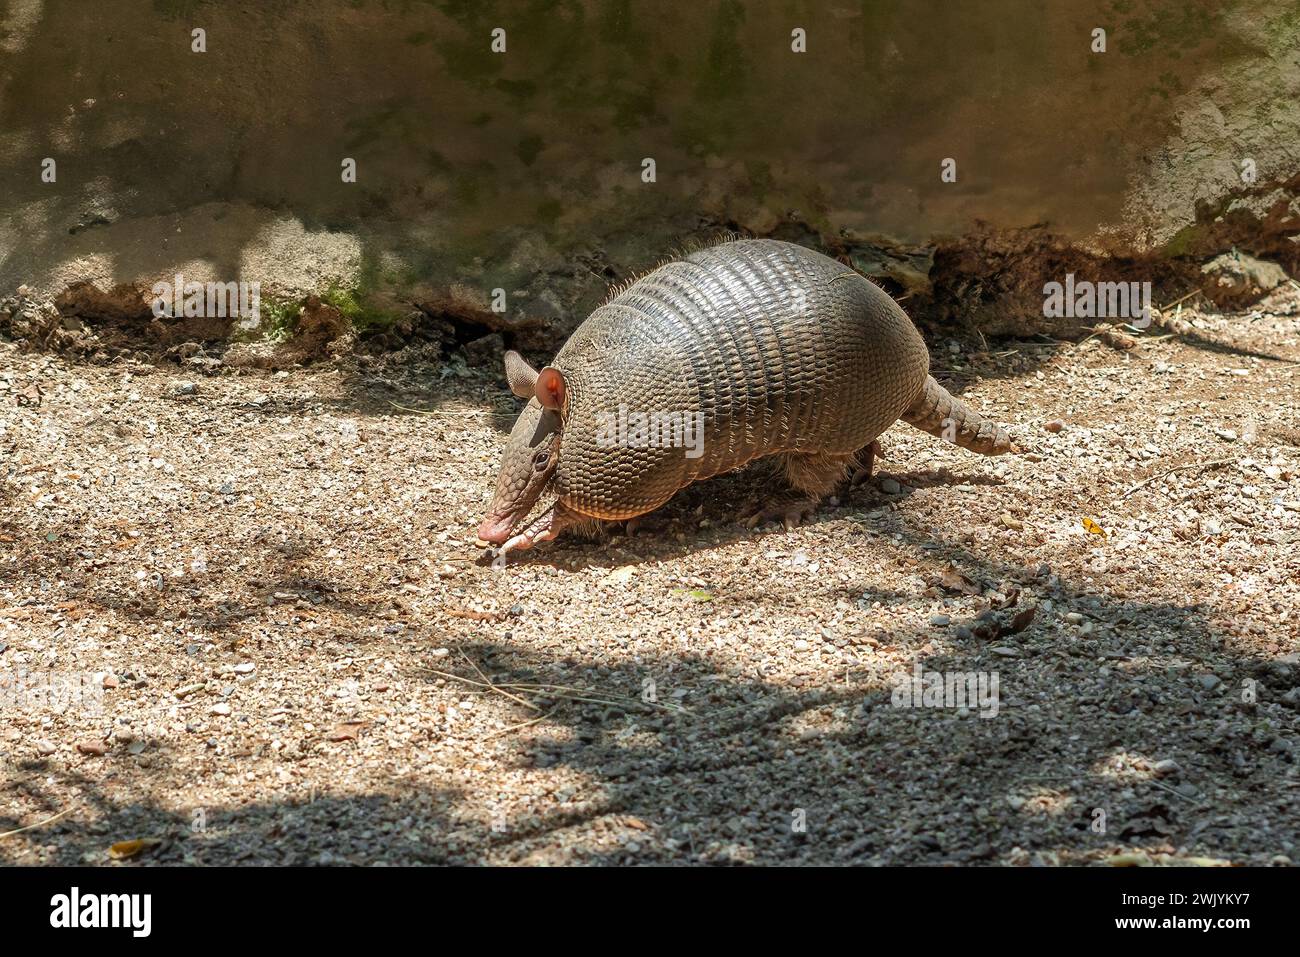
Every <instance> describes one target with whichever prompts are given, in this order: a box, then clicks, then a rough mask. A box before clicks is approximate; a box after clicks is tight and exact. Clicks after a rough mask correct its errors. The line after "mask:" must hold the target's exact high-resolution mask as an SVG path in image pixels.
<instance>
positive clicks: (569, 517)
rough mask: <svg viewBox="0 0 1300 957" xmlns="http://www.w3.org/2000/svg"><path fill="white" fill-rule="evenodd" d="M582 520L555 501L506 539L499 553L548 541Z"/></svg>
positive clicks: (582, 519)
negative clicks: (524, 526)
mask: <svg viewBox="0 0 1300 957" xmlns="http://www.w3.org/2000/svg"><path fill="white" fill-rule="evenodd" d="M583 521H585V519H584V518H583V516H581V515H579V514H578V513H577V512H575V511H573V510H572V509H569V508H566V507H565V506H564V505H563V504H561V503H560V502H556V503H555V504H554V505H552V506H551V507H550V508H548V509H547V510H546V511H545V512H543V513H542V514H541V515H539V516H538V517H537V518H535V519H534V520H533V521H532V522H530V523H529V524H528V526H527V527H526V528H524V530H523V531H521V532H520V533H519V534H517V535H515V536H514V537H512V538H510V539H509V540H507V541H506V543H505V544H504V545H502V546H501V552H500V554H502V555H504V554H505V553H506V552H508V551H512V550H515V549H524V548H532V547H533V546H534V545H537V544H540V543H541V542H549V541H550V540H551V539H553V538H555V536H557V535H559V534H560V532H562V531H564V530H565V529H566V528H569V527H570V526H572V525H578V524H580V523H582V522H583Z"/></svg>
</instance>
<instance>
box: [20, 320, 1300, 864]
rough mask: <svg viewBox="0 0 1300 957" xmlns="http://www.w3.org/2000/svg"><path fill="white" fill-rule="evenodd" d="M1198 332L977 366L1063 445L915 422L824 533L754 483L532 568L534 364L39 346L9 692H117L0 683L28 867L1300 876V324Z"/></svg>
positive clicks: (972, 379)
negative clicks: (970, 435) (499, 527)
mask: <svg viewBox="0 0 1300 957" xmlns="http://www.w3.org/2000/svg"><path fill="white" fill-rule="evenodd" d="M1188 315H1189V313H1188V312H1186V311H1185V312H1184V316H1185V317H1187V316H1188ZM1191 322H1192V323H1193V325H1194V327H1195V328H1196V330H1197V332H1198V333H1199V334H1200V335H1201V336H1202V337H1203V338H1205V339H1209V340H1214V341H1217V342H1218V343H1220V346H1219V347H1216V348H1198V347H1197V346H1196V345H1194V344H1192V343H1190V342H1188V341H1185V340H1183V339H1182V338H1178V337H1174V338H1165V339H1158V338H1155V337H1146V338H1140V339H1139V340H1138V345H1137V347H1136V348H1134V349H1131V350H1129V351H1116V350H1114V349H1112V348H1111V347H1109V346H1108V345H1106V344H1104V343H1103V342H1101V341H1099V340H1097V339H1093V340H1090V341H1088V342H1085V343H1081V344H1054V345H1036V344H1026V343H997V344H994V345H993V347H992V348H993V350H994V351H993V352H992V353H979V352H977V351H974V350H973V349H969V350H968V351H965V352H962V353H957V354H954V353H948V354H946V355H944V356H943V357H942V359H940V360H938V361H937V365H936V374H937V375H938V376H939V377H940V378H941V379H942V380H943V381H945V382H946V383H948V384H950V385H951V387H953V388H959V387H963V391H964V395H965V396H966V398H967V399H968V400H969V401H971V402H972V403H973V404H974V405H975V406H976V407H977V408H979V409H980V410H981V411H984V412H986V413H988V414H990V415H992V416H993V417H994V418H995V419H997V420H1000V421H1002V422H1004V423H1005V424H1006V425H1007V426H1008V427H1009V428H1011V430H1012V431H1013V434H1015V435H1016V436H1017V438H1018V440H1019V439H1023V440H1024V443H1025V445H1026V446H1027V448H1026V452H1025V454H1022V455H1019V456H1008V457H1003V458H998V459H984V458H978V457H976V456H973V455H970V454H968V453H965V452H963V451H961V450H959V449H956V448H954V447H952V446H949V445H945V444H944V443H942V442H939V441H936V440H934V439H932V438H930V437H929V436H925V435H922V434H921V433H919V432H915V431H914V430H910V429H909V428H908V427H906V426H905V425H902V424H900V425H898V426H896V427H895V428H894V429H892V430H890V432H888V433H887V434H886V435H885V436H883V437H882V445H883V451H884V458H883V460H881V461H880V463H879V467H880V469H881V470H882V472H883V473H884V476H885V477H884V478H883V479H882V480H881V481H880V482H879V484H878V485H875V484H873V483H865V484H863V485H861V486H859V487H858V488H856V489H854V490H853V492H852V494H851V496H850V497H849V498H848V499H847V500H846V501H842V502H840V503H839V504H838V505H836V506H834V507H831V506H828V507H825V508H824V509H823V510H822V511H821V512H820V513H819V515H818V516H817V517H816V518H815V519H814V520H813V521H812V522H811V523H809V524H806V525H805V526H803V527H801V528H798V529H795V530H794V531H792V532H789V533H785V532H782V531H780V530H779V529H778V528H777V527H776V526H768V527H766V528H762V529H758V530H755V531H752V532H751V531H747V530H745V529H743V528H741V527H739V526H738V525H736V524H735V523H734V522H733V521H732V519H733V517H734V515H735V513H736V511H737V510H738V509H739V506H740V504H741V503H742V502H743V500H744V499H745V498H746V497H748V496H750V495H753V494H756V493H758V492H759V491H761V488H762V486H761V483H760V481H759V479H758V478H756V477H755V476H752V475H743V474H742V475H730V476H724V477H722V478H720V479H717V480H714V481H712V482H709V483H706V484H704V485H702V486H698V487H695V488H692V489H689V490H687V491H686V492H684V493H683V494H682V495H681V496H679V499H678V500H677V501H675V502H674V503H673V504H672V505H671V506H669V507H668V508H667V509H666V510H665V512H664V514H663V515H662V516H660V517H661V518H662V519H663V521H662V522H660V523H658V525H657V526H654V527H652V528H651V529H650V530H643V531H641V532H639V533H638V534H637V535H636V536H635V537H632V538H628V537H626V536H625V535H623V534H621V533H620V532H618V531H617V530H615V531H613V532H611V533H609V534H607V535H606V536H605V537H603V538H600V539H597V540H588V541H584V540H579V539H572V538H570V539H566V540H563V541H561V542H559V543H557V544H556V545H555V546H553V547H551V548H549V549H541V550H537V551H535V552H534V553H531V554H527V555H521V556H519V557H517V558H515V557H512V559H511V560H510V562H509V563H507V564H506V565H505V566H504V567H494V566H493V564H492V563H491V561H490V560H489V559H487V558H484V557H481V556H480V554H479V552H478V551H477V550H475V549H474V548H473V547H472V545H471V541H472V539H473V535H474V532H473V528H474V525H475V524H476V523H477V521H478V519H479V518H480V510H481V509H482V507H483V506H484V504H485V503H486V501H487V500H488V497H489V495H490V491H491V487H492V484H493V482H494V480H495V468H496V459H497V455H498V453H499V449H500V447H501V443H502V430H504V429H506V428H508V426H509V424H510V421H511V419H512V415H513V410H514V404H513V402H512V401H511V400H510V399H509V398H508V397H507V396H506V395H505V394H504V387H503V385H502V383H501V382H499V381H498V379H497V376H496V370H495V369H493V370H491V371H490V372H479V371H472V370H471V371H469V372H456V373H455V374H452V375H443V374H442V373H443V371H444V370H445V369H446V368H448V367H446V366H444V365H443V364H442V363H440V362H439V361H438V358H437V355H436V353H430V352H427V351H421V349H419V348H415V347H412V348H411V349H408V350H406V351H404V352H402V353H395V354H391V355H389V356H386V357H382V358H379V359H375V358H370V357H355V356H343V357H341V358H339V359H336V360H334V361H332V362H331V363H329V364H325V365H315V366H310V367H308V368H305V369H301V368H299V369H293V370H289V371H288V372H287V374H286V373H279V374H276V373H268V372H259V371H256V370H251V369H247V370H242V371H239V372H235V371H231V370H224V371H223V370H222V369H216V370H215V371H214V374H211V375H208V376H206V377H205V378H203V379H202V382H201V384H200V385H199V386H197V387H195V388H193V389H190V388H187V386H189V385H193V383H192V382H189V381H188V380H182V379H180V378H179V377H178V376H177V375H176V374H175V371H176V368H177V367H176V366H175V365H166V364H164V365H158V366H154V365H151V364H149V363H143V362H139V361H138V360H136V359H133V358H129V357H128V358H118V359H116V360H113V361H103V362H99V363H95V362H92V361H89V360H70V359H64V358H62V357H59V356H56V355H53V354H48V353H40V352H22V351H19V349H18V348H17V347H16V346H15V345H13V344H9V343H4V342H0V648H3V650H2V651H0V675H3V676H5V677H6V678H7V679H9V680H10V681H12V680H14V679H15V678H16V677H22V680H25V681H29V682H30V681H31V680H32V679H33V678H34V676H42V675H49V674H52V675H57V676H62V677H69V676H71V677H73V678H76V679H77V680H78V682H79V683H78V684H77V685H76V688H75V689H74V690H76V691H77V692H79V695H80V697H78V698H76V699H75V700H73V701H71V703H69V702H68V701H67V700H62V699H60V698H59V696H58V695H55V694H53V693H51V694H50V695H49V696H48V697H47V698H45V699H40V700H38V697H39V696H38V695H36V694H29V695H28V697H27V698H26V699H25V700H23V701H21V702H15V701H14V700H13V698H12V696H10V697H9V698H5V697H3V696H2V693H3V691H4V689H3V687H0V701H3V702H4V710H3V711H2V712H0V833H3V832H5V831H8V830H11V829H14V828H19V827H26V826H28V825H32V824H40V823H41V822H43V821H47V819H49V818H53V817H55V816H56V815H62V816H61V817H58V818H57V819H56V820H54V821H52V822H49V823H47V824H44V825H42V826H39V827H34V828H32V829H30V830H26V831H24V832H22V833H20V834H14V835H9V836H5V837H3V838H0V860H3V861H5V862H7V863H22V864H36V863H60V864H77V863H90V864H107V863H109V862H110V858H109V854H108V849H109V847H110V846H111V845H112V844H114V843H115V842H118V841H127V840H135V839H148V840H149V841H150V842H151V841H153V840H157V841H159V842H160V843H158V844H156V845H155V844H152V843H147V844H146V845H144V846H145V847H146V848H147V849H146V850H144V851H142V852H141V853H140V854H139V855H138V856H137V857H134V858H132V859H131V860H126V861H112V864H113V866H136V865H139V864H158V863H180V862H188V863H207V864H235V863H277V864H289V863H293V864H324V863H333V864H349V863H350V864H375V863H391V864H399V863H416V862H458V863H498V864H501V863H516V864H538V863H551V864H566V863H643V864H649V863H674V864H708V863H713V864H725V865H737V864H741V865H743V864H770V863H822V864H838V863H850V862H857V863H875V864H883V863H909V864H916V863H925V864H941V863H956V864H963V863H965V864H979V865H1024V864H1046V865H1054V864H1090V863H1105V862H1108V861H1111V860H1116V861H1120V860H1129V859H1131V856H1132V855H1133V854H1145V855H1148V856H1150V857H1151V859H1154V860H1172V861H1177V860H1179V859H1182V858H1192V857H1195V858H1213V859H1218V860H1223V861H1229V862H1233V863H1242V864H1270V863H1274V864H1278V863H1284V862H1286V863H1289V862H1290V861H1292V860H1295V858H1296V854H1297V850H1298V848H1297V847H1296V842H1297V831H1296V827H1295V820H1296V817H1297V813H1300V807H1298V806H1297V805H1298V802H1300V790H1298V789H1297V784H1298V783H1300V777H1298V776H1297V765H1296V754H1295V749H1294V747H1292V746H1291V745H1292V744H1293V743H1294V741H1295V740H1296V735H1297V731H1300V712H1298V711H1297V707H1300V705H1298V704H1297V701H1298V699H1297V694H1298V693H1300V691H1298V689H1297V687H1296V682H1297V680H1298V679H1297V672H1298V671H1300V669H1297V668H1296V667H1295V666H1294V665H1295V662H1296V661H1297V658H1296V657H1295V656H1296V654H1297V651H1300V623H1298V622H1300V601H1297V589H1298V587H1300V558H1298V556H1300V547H1298V546H1300V481H1297V477H1296V476H1297V473H1298V472H1300V465H1298V464H1297V461H1298V459H1300V448H1298V446H1300V429H1298V428H1297V426H1296V423H1295V421H1294V417H1295V401H1296V396H1297V395H1300V368H1298V367H1297V365H1296V363H1297V361H1300V345H1298V343H1297V335H1298V333H1300V323H1298V322H1297V320H1296V319H1295V318H1294V317H1293V316H1288V315H1283V314H1278V313H1270V312H1264V313H1262V314H1261V318H1259V319H1256V320H1255V321H1252V322H1247V321H1245V319H1244V317H1233V316H1224V317H1220V316H1199V315H1196V314H1194V313H1193V314H1191ZM490 345H491V344H480V347H478V348H481V350H482V351H490V350H489V346H490ZM493 348H494V347H493ZM1263 354H1267V355H1274V356H1277V357H1279V358H1280V360H1281V361H1272V360H1269V359H1267V358H1260V357H1259V356H1260V355H1263ZM1157 367H1159V368H1161V369H1162V370H1163V371H1162V372H1161V374H1160V375H1159V377H1158V378H1157V377H1155V376H1154V375H1153V372H1154V370H1155V369H1156V368H1157ZM1243 368H1244V369H1246V370H1247V371H1248V373H1249V374H1248V375H1245V376H1242V375H1238V374H1234V373H1233V372H1232V370H1234V369H1243ZM32 386H38V387H39V393H37V392H33V391H32V388H31V387H32ZM20 397H23V398H22V400H21V401H20ZM394 403H395V404H396V406H404V407H407V408H416V409H425V410H430V411H431V412H432V413H433V414H429V415H420V414H415V413H412V412H407V411H403V410H402V409H399V408H396V407H395V405H394ZM1044 422H1047V423H1049V424H1051V423H1064V422H1068V423H1069V427H1068V428H1062V429H1061V430H1059V431H1053V430H1052V429H1051V428H1048V427H1044V426H1043V424H1042V423H1044ZM1247 426H1249V428H1247ZM1228 431H1231V432H1233V433H1234V435H1235V436H1236V437H1235V439H1234V440H1232V441H1230V442H1229V441H1227V440H1226V439H1224V438H1223V437H1222V434H1223V433H1225V432H1228ZM1224 460H1226V461H1224ZM1213 463H1218V464H1213ZM1174 470H1178V471H1174ZM1008 519H1009V521H1008ZM1084 519H1087V520H1089V522H1091V523H1092V526H1091V527H1086V526H1085V524H1084ZM1091 529H1095V530H1091ZM1030 606H1036V611H1037V613H1036V614H1032V615H1030V616H1026V617H1024V618H1018V617H1017V615H1018V613H1019V612H1020V611H1021V610H1022V609H1025V608H1028V607H1030ZM1013 619H1015V620H1016V621H1019V622H1020V623H1021V625H1022V628H1021V630H1019V631H1015V630H1013V629H1012V624H1011V623H1012V621H1013ZM1085 626H1086V627H1085ZM918 666H919V668H920V670H919V671H918V670H917V668H918ZM935 674H938V675H939V676H941V677H946V678H948V679H953V678H958V679H962V680H964V678H965V677H966V676H969V677H970V679H971V682H972V684H971V686H970V687H971V688H972V689H973V690H975V689H978V687H980V686H979V685H978V684H977V683H976V681H977V679H979V678H980V676H983V679H989V678H994V677H995V678H996V679H997V702H996V704H997V707H996V709H993V708H991V707H988V706H987V705H988V704H989V702H988V701H983V703H982V699H979V698H978V696H973V697H972V698H971V699H970V700H968V701H966V703H965V705H964V706H960V707H959V706H957V705H956V704H955V703H954V704H953V706H945V705H946V704H947V702H946V701H944V700H943V699H942V694H943V692H942V686H941V693H940V701H939V706H932V705H927V704H926V703H925V701H924V699H923V696H922V695H921V694H920V693H919V692H918V694H917V696H916V700H915V701H914V702H913V701H912V695H911V691H912V689H913V687H914V684H913V682H914V681H915V682H916V683H917V684H920V683H922V682H924V679H925V676H926V675H931V676H933V675H935ZM110 676H111V677H112V678H113V679H114V680H113V682H112V683H109V682H107V681H106V680H105V678H106V677H110ZM82 679H84V680H82ZM1211 679H1213V680H1211ZM983 687H984V688H985V690H986V691H987V690H988V688H989V685H988V684H987V681H986V684H985V685H984V686H983ZM994 710H995V713H993V712H994ZM1097 809H1101V810H1103V811H1104V812H1105V813H1104V815H1103V816H1101V818H1099V817H1098V816H1097V815H1096V814H1095V813H1094V812H1095V811H1096V810H1097ZM1099 819H1100V820H1104V822H1105V826H1104V827H1102V828H1100V830H1099V829H1098V828H1097V827H1096V826H1094V825H1095V822H1096V821H1098V820H1099ZM1120 855H1127V856H1125V857H1122V858H1121V857H1120Z"/></svg>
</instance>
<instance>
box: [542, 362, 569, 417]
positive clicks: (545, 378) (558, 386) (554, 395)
mask: <svg viewBox="0 0 1300 957" xmlns="http://www.w3.org/2000/svg"><path fill="white" fill-rule="evenodd" d="M566 389H567V386H566V385H565V383H564V373H562V372H561V371H560V370H559V369H557V368H555V367H554V366H547V367H546V368H545V369H543V370H542V371H541V372H539V373H537V401H538V402H540V403H541V404H542V408H545V409H550V410H552V411H553V412H563V411H564V393H565V391H566Z"/></svg>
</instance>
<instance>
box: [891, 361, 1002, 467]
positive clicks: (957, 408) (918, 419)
mask: <svg viewBox="0 0 1300 957" xmlns="http://www.w3.org/2000/svg"><path fill="white" fill-rule="evenodd" d="M902 419H903V421H904V422H907V423H909V424H911V425H914V426H916V427H917V428H918V429H920V430H921V431H922V432H929V433H930V434H931V435H937V436H938V437H939V438H941V439H944V440H945V441H948V442H955V443H956V444H957V445H960V446H961V447H962V448H963V449H970V450H971V451H972V452H979V453H980V454H981V455H1001V454H1002V453H1004V452H1018V451H1020V450H1019V449H1018V448H1016V444H1015V443H1014V442H1012V441H1011V436H1010V435H1009V434H1008V433H1007V430H1006V429H1004V428H1002V426H1000V425H997V424H995V423H993V422H990V421H989V420H988V419H986V418H984V416H982V415H980V414H979V413H978V412H976V411H975V410H974V409H972V408H971V407H970V406H968V405H967V404H966V403H965V402H963V401H962V400H961V399H959V398H957V397H956V396H954V395H953V394H952V393H950V392H949V391H948V390H947V389H945V388H944V387H943V386H941V385H939V383H937V382H935V381H934V376H926V378H925V388H924V389H922V390H921V394H920V395H918V396H917V397H916V401H915V402H913V403H912V405H911V406H910V407H909V408H908V410H907V411H906V412H904V413H903V415H902Z"/></svg>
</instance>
